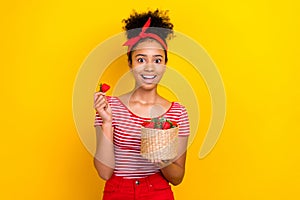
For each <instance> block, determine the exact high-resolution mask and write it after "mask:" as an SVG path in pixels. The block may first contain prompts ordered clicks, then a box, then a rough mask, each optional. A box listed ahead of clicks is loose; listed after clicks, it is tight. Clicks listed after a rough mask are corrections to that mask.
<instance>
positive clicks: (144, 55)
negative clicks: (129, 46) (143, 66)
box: [135, 53, 163, 58]
mask: <svg viewBox="0 0 300 200" xmlns="http://www.w3.org/2000/svg"><path fill="white" fill-rule="evenodd" d="M138 56H143V57H146V56H147V55H146V54H141V53H140V54H137V55H135V57H138ZM152 57H161V58H162V57H163V56H162V55H160V54H158V55H153V56H152Z"/></svg>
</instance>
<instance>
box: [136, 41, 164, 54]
mask: <svg viewBox="0 0 300 200" xmlns="http://www.w3.org/2000/svg"><path fill="white" fill-rule="evenodd" d="M132 53H133V54H140V53H143V54H161V55H164V49H163V47H162V46H161V45H160V43H159V42H157V41H155V40H145V41H142V42H140V43H138V44H137V45H136V47H135V48H134V51H133V52H132Z"/></svg>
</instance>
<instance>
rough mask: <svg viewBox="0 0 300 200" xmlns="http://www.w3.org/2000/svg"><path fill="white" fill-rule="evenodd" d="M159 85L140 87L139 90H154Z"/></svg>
mask: <svg viewBox="0 0 300 200" xmlns="http://www.w3.org/2000/svg"><path fill="white" fill-rule="evenodd" d="M156 87H157V84H143V85H140V86H139V87H138V88H137V89H143V90H149V91H150V90H153V89H156Z"/></svg>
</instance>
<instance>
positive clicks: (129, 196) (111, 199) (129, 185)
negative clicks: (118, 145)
mask: <svg viewBox="0 0 300 200" xmlns="http://www.w3.org/2000/svg"><path fill="white" fill-rule="evenodd" d="M103 193H104V194H103V200H140V199H141V200H174V196H173V192H172V190H171V186H170V185H169V183H168V182H167V181H166V179H164V178H163V176H162V175H161V174H160V173H157V174H154V175H151V176H148V177H146V178H140V179H125V178H122V177H119V176H115V175H113V176H112V177H111V178H110V179H109V180H107V181H106V184H105V188H104V192H103Z"/></svg>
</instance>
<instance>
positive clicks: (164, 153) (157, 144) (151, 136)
mask: <svg viewBox="0 0 300 200" xmlns="http://www.w3.org/2000/svg"><path fill="white" fill-rule="evenodd" d="M177 146H178V127H175V128H171V129H167V130H161V129H152V128H145V127H142V129H141V155H142V157H143V158H146V159H148V160H171V159H173V158H175V157H176V156H177Z"/></svg>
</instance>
